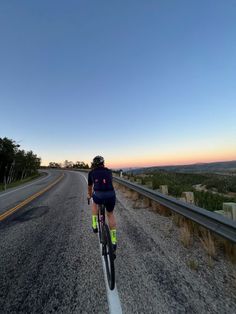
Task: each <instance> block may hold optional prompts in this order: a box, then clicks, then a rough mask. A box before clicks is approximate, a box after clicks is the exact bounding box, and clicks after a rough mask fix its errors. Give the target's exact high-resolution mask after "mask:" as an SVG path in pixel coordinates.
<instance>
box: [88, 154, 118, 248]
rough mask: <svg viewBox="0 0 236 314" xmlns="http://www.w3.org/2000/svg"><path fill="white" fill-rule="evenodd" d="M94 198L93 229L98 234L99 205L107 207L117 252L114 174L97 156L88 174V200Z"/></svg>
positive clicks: (112, 238)
mask: <svg viewBox="0 0 236 314" xmlns="http://www.w3.org/2000/svg"><path fill="white" fill-rule="evenodd" d="M91 197H92V198H93V204H92V228H93V232H94V233H97V232H98V229H97V214H98V206H97V205H98V204H104V205H105V207H106V212H107V218H108V224H109V228H110V233H111V242H112V245H113V250H114V251H115V250H116V244H117V240H116V219H115V216H114V213H113V210H114V207H115V202H116V194H115V190H114V187H113V184H112V172H111V170H110V169H108V168H106V167H105V166H104V158H103V157H102V156H96V157H94V158H93V161H92V170H91V171H90V172H89V174H88V198H91Z"/></svg>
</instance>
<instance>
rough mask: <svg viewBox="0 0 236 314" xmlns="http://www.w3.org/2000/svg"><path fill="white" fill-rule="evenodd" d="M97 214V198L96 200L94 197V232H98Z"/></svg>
mask: <svg viewBox="0 0 236 314" xmlns="http://www.w3.org/2000/svg"><path fill="white" fill-rule="evenodd" d="M97 215H98V205H97V203H96V199H95V200H94V197H93V204H92V228H93V232H95V233H96V232H97V231H98V229H97Z"/></svg>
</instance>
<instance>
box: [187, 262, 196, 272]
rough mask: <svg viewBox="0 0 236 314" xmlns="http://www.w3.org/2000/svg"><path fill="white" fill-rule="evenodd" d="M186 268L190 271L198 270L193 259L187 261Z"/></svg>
mask: <svg viewBox="0 0 236 314" xmlns="http://www.w3.org/2000/svg"><path fill="white" fill-rule="evenodd" d="M187 266H188V267H189V268H190V269H191V270H195V271H196V270H198V267H199V265H198V262H197V261H196V260H194V259H191V260H189V261H187Z"/></svg>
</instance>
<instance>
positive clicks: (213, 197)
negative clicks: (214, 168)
mask: <svg viewBox="0 0 236 314" xmlns="http://www.w3.org/2000/svg"><path fill="white" fill-rule="evenodd" d="M128 176H129V177H132V176H133V177H137V178H139V179H141V181H142V184H147V183H148V182H152V186H153V189H159V187H160V185H167V186H168V191H169V194H170V195H172V196H175V197H180V196H181V194H182V192H186V191H193V192H194V196H195V203H196V205H198V206H200V207H203V208H206V209H208V210H219V209H222V204H223V202H236V197H235V196H232V195H229V196H228V195H227V196H226V195H225V194H229V193H236V176H226V175H225V176H224V175H217V174H213V173H206V174H198V173H191V174H190V173H176V172H169V171H168V172H167V171H158V172H157V171H155V172H154V173H152V174H151V173H147V174H145V173H143V174H141V175H133V174H128ZM196 185H201V187H202V189H203V190H202V191H200V190H197V189H196ZM223 194H224V195H223Z"/></svg>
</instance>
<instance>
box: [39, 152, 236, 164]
mask: <svg viewBox="0 0 236 314" xmlns="http://www.w3.org/2000/svg"><path fill="white" fill-rule="evenodd" d="M92 158H93V157H91V160H92ZM104 158H105V164H106V166H107V167H109V168H113V169H117V168H135V167H151V166H168V165H186V164H195V163H208V162H209V163H210V162H220V161H231V160H236V148H231V149H228V150H209V151H207V152H206V151H204V152H203V151H197V150H196V151H195V152H193V151H186V150H185V151H182V153H180V152H176V153H175V154H173V153H171V154H170V153H168V154H167V153H160V154H159V155H156V156H153V155H150V156H145V155H144V154H142V155H139V156H128V155H126V154H124V156H119V158H114V157H113V156H109V155H107V156H106V155H104ZM67 160H69V161H73V162H76V161H77V160H79V161H84V162H85V163H88V164H89V165H90V163H91V160H88V159H87V158H86V159H78V158H77V159H76V158H69V157H68V158H67ZM50 161H55V162H59V163H63V162H64V160H50ZM50 161H46V160H43V159H42V165H44V166H47V165H48V164H49V162H50Z"/></svg>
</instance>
